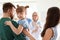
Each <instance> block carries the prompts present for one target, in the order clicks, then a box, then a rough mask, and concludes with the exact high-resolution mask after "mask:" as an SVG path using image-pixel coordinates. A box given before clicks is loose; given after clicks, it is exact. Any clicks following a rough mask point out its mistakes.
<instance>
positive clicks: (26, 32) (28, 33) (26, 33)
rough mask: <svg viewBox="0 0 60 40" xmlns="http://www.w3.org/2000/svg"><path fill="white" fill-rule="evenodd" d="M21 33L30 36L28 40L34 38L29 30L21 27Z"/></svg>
mask: <svg viewBox="0 0 60 40" xmlns="http://www.w3.org/2000/svg"><path fill="white" fill-rule="evenodd" d="M23 33H24V34H25V35H26V36H28V37H29V38H30V40H35V38H34V37H33V36H32V35H31V34H30V32H29V31H27V30H26V29H23Z"/></svg>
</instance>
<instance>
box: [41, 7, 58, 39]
mask: <svg viewBox="0 0 60 40" xmlns="http://www.w3.org/2000/svg"><path fill="white" fill-rule="evenodd" d="M58 23H59V8H58V7H51V8H49V9H48V12H47V18H46V23H45V26H44V29H43V31H42V33H41V36H42V40H56V38H57V28H56V27H57V24H58Z"/></svg>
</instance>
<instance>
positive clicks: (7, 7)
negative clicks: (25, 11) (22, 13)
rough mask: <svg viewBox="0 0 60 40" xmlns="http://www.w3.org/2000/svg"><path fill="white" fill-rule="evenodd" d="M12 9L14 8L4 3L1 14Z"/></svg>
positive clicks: (10, 4)
mask: <svg viewBox="0 0 60 40" xmlns="http://www.w3.org/2000/svg"><path fill="white" fill-rule="evenodd" d="M13 7H14V8H15V6H14V5H13V4H12V3H10V2H8V3H4V4H3V12H7V11H8V9H12V8H13Z"/></svg>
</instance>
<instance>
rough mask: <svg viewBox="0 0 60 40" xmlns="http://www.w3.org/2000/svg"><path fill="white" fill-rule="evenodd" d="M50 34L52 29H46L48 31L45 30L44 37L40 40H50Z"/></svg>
mask: <svg viewBox="0 0 60 40" xmlns="http://www.w3.org/2000/svg"><path fill="white" fill-rule="evenodd" d="M52 34H53V32H52V29H51V28H48V29H47V30H46V32H45V35H44V37H43V38H42V40H50V39H51V37H52Z"/></svg>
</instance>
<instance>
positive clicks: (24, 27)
mask: <svg viewBox="0 0 60 40" xmlns="http://www.w3.org/2000/svg"><path fill="white" fill-rule="evenodd" d="M26 8H28V6H26V7H24V6H19V5H17V9H16V12H17V16H18V18H19V21H18V24H19V27H18V28H15V27H14V26H13V25H12V23H11V22H10V21H7V22H6V25H9V26H10V28H11V29H12V31H13V32H14V33H15V34H17V35H18V36H17V38H15V39H14V40H21V39H20V38H19V34H20V33H22V34H23V35H25V39H26V40H27V37H26V36H28V37H29V38H30V40H35V39H34V38H33V36H32V35H30V33H29V32H28V22H27V21H26V18H25V17H26V16H25V15H26ZM20 37H21V36H20ZM25 39H24V40H25Z"/></svg>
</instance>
